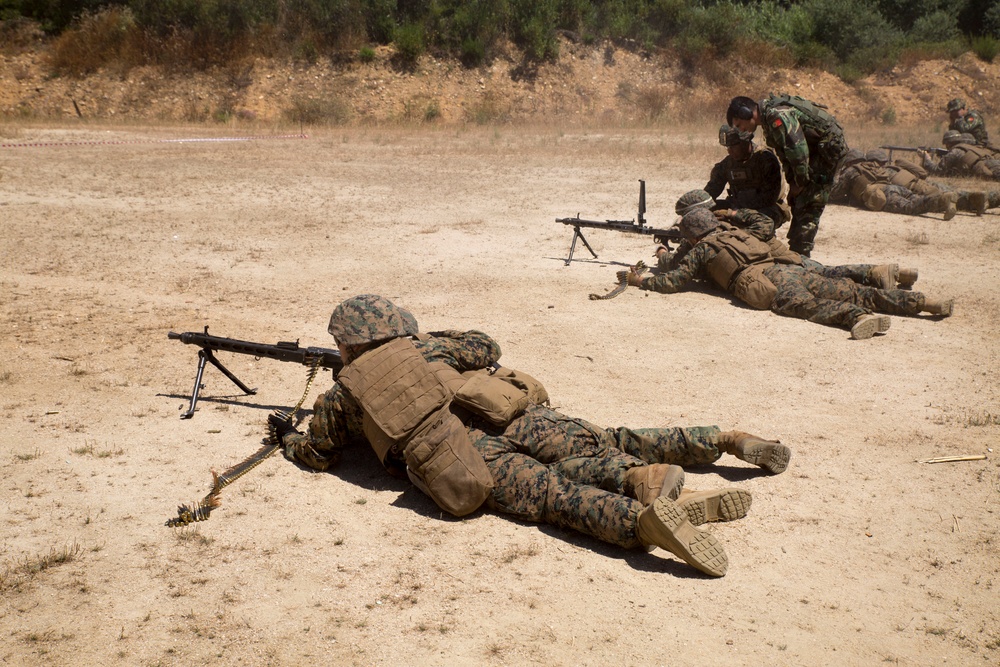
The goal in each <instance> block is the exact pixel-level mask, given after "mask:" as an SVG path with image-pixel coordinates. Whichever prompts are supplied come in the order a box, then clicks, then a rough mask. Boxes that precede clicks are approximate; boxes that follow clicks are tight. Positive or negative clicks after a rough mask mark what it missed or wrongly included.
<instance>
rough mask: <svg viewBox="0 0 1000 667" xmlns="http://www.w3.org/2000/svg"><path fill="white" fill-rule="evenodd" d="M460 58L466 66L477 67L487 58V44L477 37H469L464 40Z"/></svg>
mask: <svg viewBox="0 0 1000 667" xmlns="http://www.w3.org/2000/svg"><path fill="white" fill-rule="evenodd" d="M458 57H459V60H461V61H462V64H463V65H465V66H466V67H477V66H479V65H481V64H483V61H485V60H486V46H485V45H484V44H483V41H482V40H481V39H479V38H477V37H469V38H467V39H465V40H463V41H462V48H461V50H460V52H459V56H458Z"/></svg>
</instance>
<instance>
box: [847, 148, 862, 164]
mask: <svg viewBox="0 0 1000 667" xmlns="http://www.w3.org/2000/svg"><path fill="white" fill-rule="evenodd" d="M864 160H865V152H864V151H863V150H861V149H859V148H852V149H851V150H849V151H847V154H846V155H844V166H845V167H846V166H848V165H851V164H855V163H858V162H864Z"/></svg>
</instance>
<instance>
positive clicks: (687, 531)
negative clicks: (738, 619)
mask: <svg viewBox="0 0 1000 667" xmlns="http://www.w3.org/2000/svg"><path fill="white" fill-rule="evenodd" d="M635 532H636V535H638V536H639V541H640V542H642V544H643V545H644V546H647V547H660V548H661V549H666V550H667V551H669V552H670V553H672V554H674V555H675V556H677V557H678V558H681V559H683V560H684V562H686V563H687V564H688V565H690V566H691V567H694V568H697V569H698V570H701V571H702V572H704V573H705V574H708V575H711V576H713V577H721V576H723V575H725V574H726V570H727V569H728V568H729V557H728V556H726V551H725V549H723V548H722V544H720V543H719V541H718V540H717V539H715V536H714V535H712V534H711V533H706V532H705V531H703V530H699V529H697V528H695V527H694V526H693V525H691V522H690V521H689V520H688V515H687V512H685V511H684V510H683V509H681V508H680V507H678V505H677V503H675V502H674V501H673V500H670V498H665V497H663V496H660V497H659V498H657V499H656V500H654V501H653V504H652V505H650V506H649V507H647V508H646V509H644V510H642V511H641V512H639V516H638V517H637V518H636V520H635Z"/></svg>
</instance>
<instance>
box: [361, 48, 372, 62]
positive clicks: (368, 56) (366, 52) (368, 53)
mask: <svg viewBox="0 0 1000 667" xmlns="http://www.w3.org/2000/svg"><path fill="white" fill-rule="evenodd" d="M358 60H360V61H361V62H363V63H370V62H373V61H374V60H375V49H373V48H372V47H370V46H362V47H361V49H360V50H359V51H358Z"/></svg>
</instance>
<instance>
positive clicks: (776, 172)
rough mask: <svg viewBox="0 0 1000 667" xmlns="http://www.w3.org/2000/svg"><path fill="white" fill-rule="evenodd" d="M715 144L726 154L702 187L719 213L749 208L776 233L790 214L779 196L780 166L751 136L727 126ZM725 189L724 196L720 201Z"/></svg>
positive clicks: (775, 157) (775, 156)
mask: <svg viewBox="0 0 1000 667" xmlns="http://www.w3.org/2000/svg"><path fill="white" fill-rule="evenodd" d="M719 143H720V144H722V145H723V146H725V147H726V151H727V152H728V153H729V155H727V156H726V157H725V158H723V159H722V160H721V161H720V162H717V163H716V164H715V166H714V167H712V173H711V175H710V176H709V178H708V184H706V185H705V188H704V190H705V192H707V193H708V194H709V195H711V197H712V198H713V199H714V200H715V205H716V207H717V208H720V209H740V208H749V209H753V210H755V211H759V212H761V213H763V214H764V215H766V216H767V217H769V218H771V219H772V220H774V228H775V229H777V228H779V227H781V226H782V225H783V224H785V223H786V222H788V220H789V219H790V218H791V212H790V211H789V209H788V206H787V204H785V200H784V198H783V197H782V195H781V184H782V180H781V162H779V161H778V156H777V155H775V154H774V152H773V151H771V150H770V149H768V148H765V147H763V146H757V145H756V144H754V142H753V135H752V134H750V133H747V132H741V131H739V130H737V129H736V128H735V127H732V126H730V125H723V126H722V127H720V128H719ZM726 186H729V191H728V196H727V197H726V198H725V199H720V198H719V197H720V196H721V195H722V192H723V191H724V190H725V189H726Z"/></svg>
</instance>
